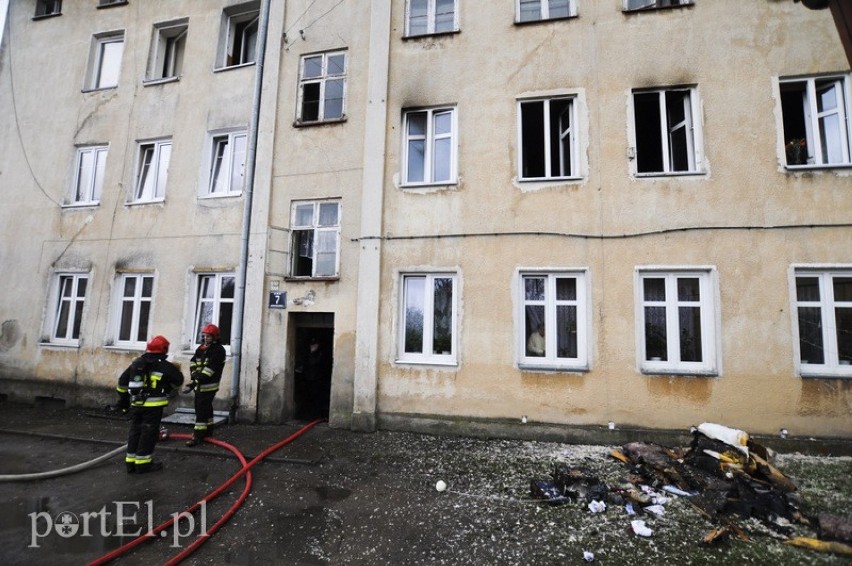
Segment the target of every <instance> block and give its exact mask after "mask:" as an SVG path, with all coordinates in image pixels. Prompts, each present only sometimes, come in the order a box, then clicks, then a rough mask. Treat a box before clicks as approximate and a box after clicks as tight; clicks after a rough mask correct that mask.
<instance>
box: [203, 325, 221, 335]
mask: <svg viewBox="0 0 852 566" xmlns="http://www.w3.org/2000/svg"><path fill="white" fill-rule="evenodd" d="M201 333H202V334H209V335H210V336H212V337H213V338H218V337H219V327H218V326H216V325H215V324H208V325H207V326H205V327H204V328H202V329H201Z"/></svg>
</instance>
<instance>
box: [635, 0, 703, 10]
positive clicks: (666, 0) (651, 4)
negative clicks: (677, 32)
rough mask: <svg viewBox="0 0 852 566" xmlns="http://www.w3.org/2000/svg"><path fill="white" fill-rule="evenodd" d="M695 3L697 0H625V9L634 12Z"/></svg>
mask: <svg viewBox="0 0 852 566" xmlns="http://www.w3.org/2000/svg"><path fill="white" fill-rule="evenodd" d="M694 3H695V0H624V11H625V12H633V11H637V10H656V9H659V8H676V7H678V6H689V5H691V4H694Z"/></svg>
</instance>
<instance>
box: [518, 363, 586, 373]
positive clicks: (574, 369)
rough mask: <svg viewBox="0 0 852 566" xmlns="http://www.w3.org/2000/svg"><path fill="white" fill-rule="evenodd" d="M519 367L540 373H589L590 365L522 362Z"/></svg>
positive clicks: (526, 370)
mask: <svg viewBox="0 0 852 566" xmlns="http://www.w3.org/2000/svg"><path fill="white" fill-rule="evenodd" d="M518 369H519V370H521V371H524V372H539V373H542V372H544V373H588V372H589V371H590V370H589V366H587V365H585V366H561V365H556V364H551V365H548V364H543V365H537V364H530V363H520V364H518Z"/></svg>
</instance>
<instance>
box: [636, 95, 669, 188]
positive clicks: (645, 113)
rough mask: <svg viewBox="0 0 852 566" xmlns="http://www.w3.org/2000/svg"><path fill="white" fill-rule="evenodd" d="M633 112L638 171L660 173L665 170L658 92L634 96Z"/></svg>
mask: <svg viewBox="0 0 852 566" xmlns="http://www.w3.org/2000/svg"><path fill="white" fill-rule="evenodd" d="M633 111H634V114H635V127H636V162H637V165H636V167H637V171H638V172H639V173H659V172H661V171H662V170H663V138H662V136H663V132H662V126H661V121H660V119H661V116H660V94H659V93H656V92H646V93H637V94H634V95H633Z"/></svg>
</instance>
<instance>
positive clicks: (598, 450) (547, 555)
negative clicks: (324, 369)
mask: <svg viewBox="0 0 852 566" xmlns="http://www.w3.org/2000/svg"><path fill="white" fill-rule="evenodd" d="M305 424H306V423H300V422H293V423H288V424H285V425H277V426H273V425H242V424H234V425H224V426H222V427H219V428H217V429H216V430H215V433H214V437H215V438H216V439H218V440H221V441H224V442H227V443H230V444H231V445H233V446H235V447H236V448H238V449H239V450H240V451H241V452H242V453H243V454H244V455H245V458H246V459H247V460H249V461H251V460H252V459H253V458H254V457H255V456H257V455H258V454H261V453H262V452H264V451H265V450H267V449H269V448H270V447H273V446H275V445H276V444H278V443H280V442H281V441H282V440H284V439H286V438H287V437H289V436H290V435H292V434H294V433H297V432H298V431H300V430H301V429H302V428H303V427H304V426H305ZM127 426H128V423H127V422H126V420H125V419H124V418H121V417H110V416H107V415H106V413H104V412H101V411H94V410H84V409H66V408H50V407H49V406H40V407H33V406H24V405H13V404H9V403H0V475H3V474H5V475H11V474H28V473H33V472H44V471H48V470H57V469H62V468H66V467H68V466H72V465H75V464H79V463H81V462H86V461H90V460H92V459H95V458H97V457H99V456H102V455H104V454H106V453H109V452H110V451H114V450H116V449H117V448H119V447H120V446H121V445H122V444H123V443H124V441H125V436H126V434H127ZM166 426H167V427H168V428H169V432H170V433H171V434H172V435H175V434H184V435H185V434H189V433H190V432H191V428H190V427H189V426H183V425H171V424H169V425H166ZM608 450H609V448H608V447H605V446H600V447H590V446H573V445H568V444H561V443H553V442H544V443H537V442H529V441H509V440H506V441H498V440H492V441H488V440H476V439H460V438H456V439H453V438H443V437H434V436H428V435H419V434H413V433H402V432H389V431H379V432H376V433H369V434H367V433H355V432H351V431H345V430H338V429H331V428H329V427H328V426H327V424H326V423H319V424H316V425H315V426H313V427H312V428H310V429H309V430H307V431H305V432H304V433H303V434H302V435H301V436H299V437H298V438H296V439H295V440H293V441H292V442H291V443H289V444H287V445H286V446H283V447H281V448H280V449H278V450H276V451H275V452H273V453H271V454H270V455H269V456H267V457H266V458H265V459H263V460H262V461H260V462H259V463H258V464H257V465H255V466H254V467H253V468H252V469H251V486H250V492H249V493H248V495H247V497H246V499H245V501H244V502H243V503H242V505H241V506H239V508H238V509H236V511H235V512H234V513H233V516H231V517H230V519H229V520H227V522H225V523H224V524H223V525H222V526H221V528H219V529H218V530H215V532H213V534H212V535H210V536H209V537H202V539H203V540H205V541H206V542H204V543H203V544H201V546H200V547H198V548H197V549H196V550H194V551H193V552H192V553H191V554H186V555H181V554H180V553H182V552H187V553H189V552H190V551H189V550H188V549H189V548H190V545H192V544H193V542H194V541H196V539H197V538H198V537H199V535H200V534H202V533H210V532H211V531H213V530H214V529H213V527H214V525H216V523H217V522H218V521H220V518H221V517H222V516H223V515H224V514H226V513H227V512H228V510H229V508H231V507H232V506H234V505H235V504H236V502H238V500H239V499H240V496H241V494H243V493H244V491H245V489H246V481H245V478H240V479H238V480H236V481H234V482H233V483H232V484H231V485H230V486H229V487H227V488H226V489H224V490H223V491H222V493H221V495H219V496H218V497H215V498H214V499H211V500H210V501H209V502H206V503H205V504H204V505H203V506H201V508H200V509H198V510H197V511H196V512H195V513H194V514H193V515H192V518H188V517H183V518H179V519H178V520H177V522H176V527H175V526H174V525H173V526H171V527H169V528H165V529H163V530H162V531H161V532H158V534H157V535H156V536H153V537H149V538H148V539H143V540H144V542H141V543H140V544H138V545H137V546H136V547H135V548H133V549H131V550H130V551H129V552H128V553H126V554H123V555H122V556H120V557H118V558H117V559H116V560H115V563H117V564H164V563H168V561H169V560H172V559H175V558H176V557H179V558H180V559H181V560H184V562H183V563H185V564H288V565H291V564H292V565H302V564H305V565H313V564H393V565H400V564H579V563H583V558H582V557H583V552H584V551H586V550H595V552H596V553H597V557H598V558H597V560H596V561H597V562H598V563H623V561H624V560H625V559H626V558H625V556H627V557H633V558H634V559H636V560H639V561H640V562H646V563H653V562H657V561H662V562H668V563H683V562H682V561H684V560H686V561H689V560H690V557H691V556H693V555H694V550H693V549H694V548H695V543H696V541H697V540H700V533H701V532H702V531H703V529H705V527H707V528H709V526H710V525H709V524H706V525H705V524H704V520H703V519H701V518H700V517H699V518H692V516H690V518H688V519H673V518H671V519H665V520H668V521H669V522H670V523H671V524H669V525H668V527H670V531H669V533H670V534H663V533H664V531H662V530H661V531H659V532H660V533H661V534H660V535H659V536H657V538H656V539H655V540H652V541H650V543H648V542H647V541H645V540H641V541H637V540H634V539H636V537H635V536H634V535H632V534H628V530H629V529H628V528H627V525H628V524H629V521H627V522H624V521H625V519H623V518H622V517H621V516H620V515H618V514H616V512H608V513H607V514H601V515H600V516H596V517H591V516H590V515H589V511H588V510H587V509H585V508H584V506H582V505H578V506H576V507H573V508H569V507H568V506H564V507H561V508H552V507H547V506H543V505H542V502H541V501H532V500H530V498H529V486H530V478H532V477H535V476H536V475H537V476H539V477H540V476H542V475H546V474H547V472H548V471H549V470H550V467H551V466H552V463H553V461H554V460H557V459H558V460H561V461H568V462H574V463H577V462H579V463H580V464H582V465H588V466H591V467H593V468H594V467H595V466H601V470H603V469H604V468H603V466H606V467H607V468H606V469H612V470H615V473H621V471H620V469H619V468H618V465H619V464H618V463H617V462H613V461H612V459H611V458H607V452H608ZM155 459H157V460H159V461H162V462H163V463H164V465H165V469H164V470H163V471H160V472H156V473H152V474H144V475H136V474H127V473H126V471H125V466H124V463H123V458H122V457H121V455H118V456H116V457H113V458H111V459H108V460H106V461H104V462H101V463H99V464H96V465H94V466H92V467H89V468H86V469H84V470H81V471H78V472H76V473H70V474H66V475H61V476H58V477H52V478H45V479H35V480H29V481H2V482H0V501H2V502H3V503H4V505H3V512H2V513H0V562H2V563H3V564H4V565H9V564H39V565H52V564H57V565H64V564H88V563H91V562H94V561H97V560H99V559H101V558H104V557H110V553H111V552H113V551H115V550H116V549H118V548H119V547H121V546H122V545H125V544H127V543H129V542H131V541H133V540H135V539H136V538H137V534H141V533H145V532H147V531H149V530H152V529H157V527H159V526H160V525H163V524H164V523H165V522H167V521H169V520H170V519H172V518H174V517H175V516H176V515H177V514H178V513H180V512H181V511H183V510H185V509H187V508H189V507H191V506H193V505H194V504H197V503H199V502H201V501H202V500H204V499H205V498H206V497H207V496H209V494H211V493H212V492H214V491H215V490H217V488H219V487H220V486H221V485H222V484H223V483H225V482H226V481H227V480H229V478H231V477H232V476H233V475H234V474H235V473H237V472H238V471H239V470H240V464H239V461H238V459H237V457H235V456H234V455H233V454H231V453H230V452H228V451H227V450H225V449H223V448H222V447H220V446H214V445H211V444H208V443H204V444H203V445H201V446H199V447H195V448H187V447H185V446H184V443H183V441H182V440H177V439H174V438H171V439H168V440H165V441H163V442H161V443H160V444H158V446H157V449H156V452H155ZM849 462H850V460H849V459H848V458H845V459H841V464H842V465H843V466H845V467H846V469H847V470H848V469H849V468H848V466H849ZM600 473H601V474H602V475H603V474H605V473H610V472H605V471H601V472H600ZM438 480H443V481H445V482H446V483H447V484H448V485H449V489H447V490H446V491H438V490H436V487H435V486H436V482H437V481H438ZM839 481H844V480H842V479H841V480H839ZM838 485H842V486H845V485H846V484H838ZM841 489H846V487H841ZM846 490H847V491H848V489H846ZM847 495H848V494H847ZM684 507H688V505H686V504H684ZM665 520H664V519H660V520H659V521H658V525H657V526H655V528H661V527H663V526H664V521H665ZM674 521H679V524H675V523H674ZM685 521H689V525H690V527H689V528H690V530H689V531H688V532H685V531H684V528H683V526H684V525H685V524H686V522H685ZM623 522H624V524H622V523H623ZM678 528H680V530H681V531H683V532H682V535H683V536H681V535H678V534H677V532H676V531H677V529H678ZM655 536H656V535H655ZM742 544H743V546H742V549H735V550H736V552H735V553H734V554H731V552H732V551H731V549H730V548H728V549H726V548H724V547H722V548H721V549H719V550H718V551H717V550H713V551H712V552H713V553H716V554H711V555H710V558H708V559H714V557H717V558H718V559H725V558H732V557H733V558H737V557H740V558H742V557H743V556H745V557H746V558H749V559H751V560H752V561H753V562H754V560H757V561H758V562H756V563H760V562H759V560H760V557H761V556H763V557H765V555H764V554H759V553H758V554H756V555H755V554H754V553H755V552H756V550H755V549H758V550H759V549H760V548H762V547H759V546H757V545H750V546H748V545H746V543H742ZM634 545H639V546H634ZM616 547H621V548H622V550H623V551H624V552H625V553H626V554H620V553H619V552H621V551H619V550H616ZM708 552H709V551H708ZM785 552H786V550H785ZM793 552H795V551H793ZM737 553H739V554H737ZM743 553H745V554H743ZM749 553H751V554H749ZM754 556H757V558H754ZM794 556H797V555H794ZM803 558H807V559H808V560H809V559H810V558H811V556H810V555H803ZM778 559H780V560H781V561H782V562H783V561H784V560H785V559H786V555H784V556H781V557H779V558H778ZM649 561H650V562H649ZM662 562H658V563H662ZM820 563H822V562H820ZM824 563H831V562H830V561H829V562H824Z"/></svg>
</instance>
